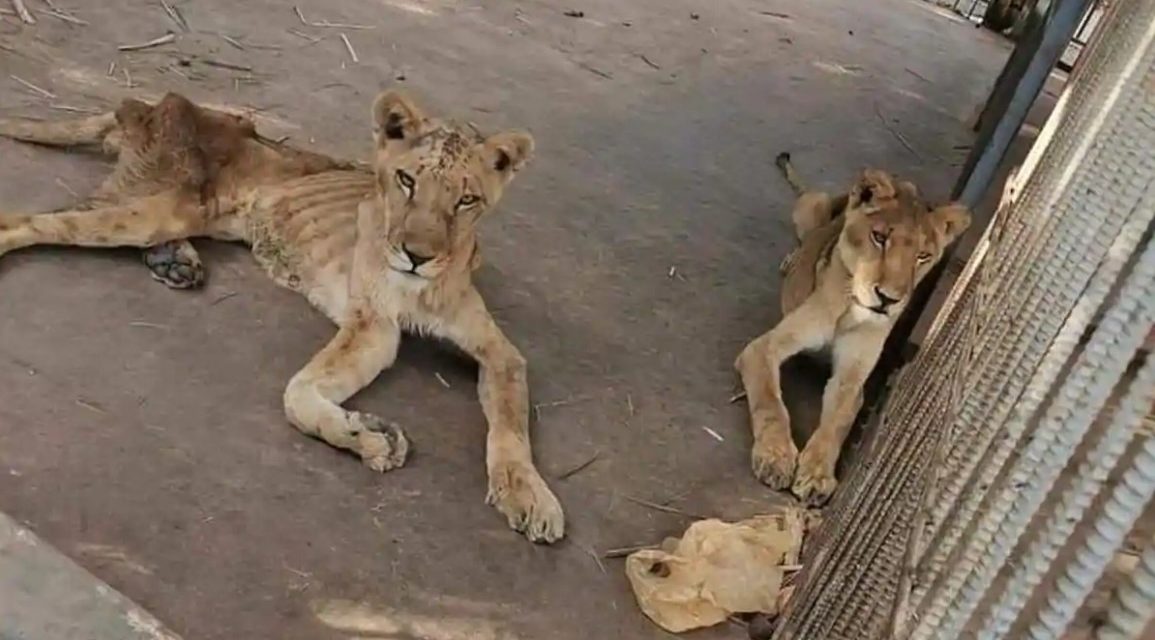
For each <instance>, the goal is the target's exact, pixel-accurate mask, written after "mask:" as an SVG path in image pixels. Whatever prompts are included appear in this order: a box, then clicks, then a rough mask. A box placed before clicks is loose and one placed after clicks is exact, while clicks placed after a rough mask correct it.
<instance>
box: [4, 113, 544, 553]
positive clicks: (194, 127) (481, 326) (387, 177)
mask: <svg viewBox="0 0 1155 640" xmlns="http://www.w3.org/2000/svg"><path fill="white" fill-rule="evenodd" d="M372 122H373V127H374V140H375V142H376V151H375V154H376V155H375V158H374V161H373V163H372V164H373V170H362V169H359V168H356V167H354V166H352V165H350V164H348V163H342V162H339V161H336V160H333V159H332V158H328V157H325V156H323V155H319V154H315V153H310V152H307V151H300V150H297V149H293V148H292V147H289V146H287V145H283V144H277V143H275V142H272V141H270V140H268V139H266V138H264V137H262V136H260V135H258V134H257V132H256V131H255V128H254V127H253V124H252V122H251V121H249V120H247V119H245V118H242V117H238V116H234V115H230V114H228V113H224V112H222V111H216V110H212V109H206V108H201V107H198V106H197V105H195V104H193V103H191V102H189V101H188V100H187V99H185V98H183V97H181V96H179V95H175V94H168V95H167V96H165V97H164V98H163V99H162V100H161V101H160V102H159V103H158V104H156V105H147V104H145V103H142V102H139V101H136V100H126V101H124V103H123V104H122V105H121V107H120V108H119V109H117V111H116V112H115V113H108V114H103V115H100V116H95V117H92V118H86V119H82V120H76V121H70V122H59V123H49V124H43V123H25V122H13V121H0V135H7V136H9V137H14V138H18V139H22V140H26V141H30V142H38V143H42V144H49V145H56V146H75V145H84V144H90V145H102V146H103V148H104V150H105V151H106V152H108V153H110V154H116V155H117V157H118V162H117V165H116V168H115V170H114V172H113V174H112V176H111V177H110V178H109V179H108V180H107V181H106V182H105V184H104V185H103V186H102V187H101V188H100V189H98V190H97V192H96V193H95V194H94V196H93V197H92V198H91V199H90V200H89V202H87V203H85V204H84V205H82V206H81V207H80V208H78V209H73V210H67V211H60V212H56V213H53V214H49V215H44V214H11V213H5V214H0V255H3V254H5V253H7V252H9V251H13V250H16V249H20V248H23V247H28V246H32V245H38V244H55V245H75V246H86V247H115V246H137V247H152V248H151V249H149V250H148V251H147V252H146V261H147V262H148V263H149V267H150V268H151V269H152V270H153V273H154V275H156V276H157V277H158V278H159V279H161V280H164V281H165V282H166V283H167V284H169V285H170V286H178V287H183V286H193V285H195V284H197V283H198V282H199V280H200V279H201V278H203V270H202V267H201V265H200V262H199V260H198V259H197V257H196V253H195V251H194V250H193V248H192V246H191V245H189V244H188V243H187V241H186V240H185V239H186V238H191V237H210V238H216V239H219V240H232V241H240V242H244V243H247V244H249V245H250V246H251V247H252V253H253V256H254V257H255V258H256V260H257V261H258V262H259V263H260V264H261V266H262V267H264V269H265V270H266V271H267V272H268V273H269V275H270V276H271V277H272V278H273V280H274V281H276V282H277V283H278V284H280V285H282V286H284V287H287V288H290V289H292V290H294V291H298V292H300V293H301V294H302V295H304V296H305V297H306V298H308V300H309V302H311V303H312V304H313V305H314V306H315V307H317V308H318V309H319V310H321V311H322V312H323V313H324V314H325V315H326V316H328V317H329V318H330V319H331V320H332V321H333V322H334V323H336V324H337V327H338V330H337V334H336V335H335V336H334V337H333V338H332V340H330V342H329V343H328V344H327V345H326V346H325V347H324V348H323V349H322V350H321V351H320V352H318V353H317V354H316V355H315V356H313V358H312V360H311V361H310V362H309V363H308V364H307V365H306V366H305V367H304V368H303V369H301V371H300V372H298V373H297V374H296V375H295V376H293V378H292V380H290V382H289V384H288V387H287V388H286V390H285V394H284V407H285V413H286V415H287V416H288V419H289V421H290V422H291V423H292V424H293V425H294V426H296V427H297V428H298V429H300V430H301V431H302V432H303V433H305V434H308V435H310V436H313V437H316V438H320V439H322V440H324V441H325V442H328V443H329V444H331V445H333V446H335V447H340V448H342V449H347V450H349V451H352V452H354V453H356V454H357V455H359V456H360V457H361V459H362V460H363V461H364V463H365V464H366V465H368V466H369V467H370V468H371V469H373V470H376V471H388V470H390V469H395V468H397V467H400V466H401V465H402V464H404V463H405V460H406V456H407V454H408V452H409V441H408V439H407V437H406V435H405V433H404V432H403V431H402V430H401V429H400V428H399V427H398V426H397V425H395V424H391V423H388V422H386V421H385V420H383V419H381V418H379V417H377V416H375V415H371V414H367V413H362V412H358V411H349V410H347V409H344V408H342V406H341V404H342V403H343V402H345V401H346V400H347V399H348V398H349V397H350V396H352V395H353V394H354V393H356V392H357V391H358V390H360V389H361V388H363V387H365V386H366V385H368V384H369V383H370V382H372V381H373V379H374V378H376V377H377V374H378V373H380V372H381V371H382V370H383V369H387V368H388V367H390V366H391V365H392V364H393V361H394V359H395V358H396V356H397V347H398V344H399V343H400V340H401V334H402V333H403V332H411V333H419V334H425V335H431V336H436V337H440V338H444V339H446V340H449V341H451V342H453V343H454V344H456V345H458V346H459V347H460V348H461V349H462V350H464V351H465V352H466V353H467V354H469V355H470V356H471V357H473V358H474V359H476V360H477V361H478V363H479V364H480V374H479V380H478V395H479V396H480V400H481V405H482V409H483V411H484V414H485V418H486V421H487V422H488V423H489V432H488V437H487V441H486V466H487V470H488V472H489V490H488V496H487V500H488V502H490V503H491V504H493V505H494V506H495V507H497V509H498V510H499V511H500V512H501V513H502V514H504V515H505V516H506V518H507V519H508V521H509V524H510V526H512V527H513V528H514V529H516V530H518V531H521V532H523V533H524V534H525V535H526V537H528V538H529V539H530V540H533V541H536V542H554V541H557V540H559V539H561V538H562V536H563V535H564V533H565V522H564V516H563V513H562V508H561V505H560V504H559V503H558V500H557V498H556V497H555V496H554V494H553V493H552V492H551V491H550V489H549V487H548V486H547V485H546V483H545V480H544V479H542V477H541V474H539V473H538V471H537V468H536V467H535V466H534V463H533V457H532V451H531V447H530V438H529V421H528V418H529V412H528V391H527V387H526V362H525V359H524V358H523V357H522V356H521V354H520V353H519V352H518V350H517V348H516V347H514V345H513V344H512V343H511V342H510V341H509V340H508V339H507V338H506V337H505V334H504V333H502V331H501V329H500V328H498V326H497V324H496V323H495V322H494V319H493V317H492V316H491V315H490V313H489V311H488V310H487V309H486V306H485V302H484V301H483V300H482V298H481V295H480V294H479V293H478V291H477V289H476V288H475V287H474V286H473V284H472V282H471V274H472V271H473V269H474V268H475V267H476V266H477V264H478V260H479V258H478V254H477V251H478V249H477V235H476V227H477V224H478V222H479V221H480V220H481V219H482V218H483V217H484V216H485V214H486V213H487V212H488V211H489V210H491V209H492V208H493V207H494V206H495V205H496V204H497V203H498V201H499V200H500V199H501V195H502V191H503V190H504V188H505V186H506V185H507V184H508V183H509V181H510V180H512V179H513V177H514V175H515V174H516V173H517V171H518V170H519V169H521V168H522V167H523V166H525V164H526V163H527V162H528V161H529V159H530V155H531V154H532V151H533V139H532V138H531V137H530V135H529V134H528V133H524V132H521V131H508V132H504V133H498V134H495V135H491V136H489V137H482V136H481V135H479V134H478V133H477V132H476V131H474V130H473V129H472V128H471V127H468V126H463V125H458V124H456V123H452V122H448V121H441V120H435V119H432V118H429V117H427V116H426V114H425V113H424V112H423V111H422V110H421V109H420V108H419V107H418V106H417V105H416V104H415V103H414V102H413V101H412V100H410V99H408V98H406V97H405V96H403V95H401V94H399V93H397V92H392V91H389V92H385V93H382V94H381V95H380V96H378V98H377V99H376V101H375V102H374V104H373V109H372Z"/></svg>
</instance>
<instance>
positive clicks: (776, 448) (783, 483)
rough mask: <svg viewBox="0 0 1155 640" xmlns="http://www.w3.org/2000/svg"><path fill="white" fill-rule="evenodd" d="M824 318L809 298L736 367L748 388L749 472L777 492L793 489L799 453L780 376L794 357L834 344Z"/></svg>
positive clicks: (754, 345) (830, 325) (756, 342)
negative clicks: (751, 431) (791, 433)
mask: <svg viewBox="0 0 1155 640" xmlns="http://www.w3.org/2000/svg"><path fill="white" fill-rule="evenodd" d="M825 315H826V314H824V313H823V311H822V308H821V307H820V305H819V304H818V303H816V302H815V299H814V298H813V297H812V298H810V299H809V300H807V301H806V302H804V303H802V305H801V306H800V307H798V308H797V309H795V310H794V311H793V312H791V313H789V314H787V316H786V317H785V318H783V319H782V321H781V322H779V323H778V325H777V326H775V327H774V328H773V329H771V330H770V331H769V332H767V333H765V334H763V335H761V336H759V337H758V338H756V339H755V340H753V341H752V342H750V344H748V345H746V348H745V349H743V350H742V353H741V355H739V356H738V360H737V361H736V362H735V363H734V367H735V368H736V369H737V370H738V372H739V373H740V374H741V376H742V384H743V386H744V387H745V388H746V403H747V405H748V407H749V409H750V427H751V429H752V430H753V432H754V447H753V449H752V450H751V454H750V456H751V457H750V462H751V467H752V468H753V470H754V475H755V476H757V477H758V479H759V480H761V481H762V482H764V483H766V484H767V485H769V486H771V487H773V488H775V489H785V488H786V487H789V486H790V483H791V482H792V481H793V479H794V467H795V462H796V460H797V458H798V448H797V447H796V446H795V445H794V440H793V438H791V436H790V415H789V413H787V411H786V405H785V404H784V403H783V402H782V384H781V378H780V373H779V370H780V368H781V366H782V363H783V362H785V361H786V359H787V358H789V357H790V356H793V355H794V354H796V353H798V352H800V351H805V350H809V349H817V348H819V347H821V346H822V345H824V344H826V343H827V342H829V341H830V338H831V336H832V335H833V334H834V324H833V321H832V320H831V319H830V318H827V317H825Z"/></svg>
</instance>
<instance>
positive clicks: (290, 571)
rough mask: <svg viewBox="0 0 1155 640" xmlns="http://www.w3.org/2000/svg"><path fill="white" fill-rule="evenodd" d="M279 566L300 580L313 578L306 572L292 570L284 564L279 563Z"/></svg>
mask: <svg viewBox="0 0 1155 640" xmlns="http://www.w3.org/2000/svg"><path fill="white" fill-rule="evenodd" d="M281 566H282V567H284V568H285V570H286V571H288V572H289V573H294V574H296V575H297V576H299V577H301V578H305V579H309V578H312V577H313V574H311V573H309V572H308V571H301V570H300V569H294V568H292V567H290V566H289V565H288V564H285V563H284V562H282V563H281Z"/></svg>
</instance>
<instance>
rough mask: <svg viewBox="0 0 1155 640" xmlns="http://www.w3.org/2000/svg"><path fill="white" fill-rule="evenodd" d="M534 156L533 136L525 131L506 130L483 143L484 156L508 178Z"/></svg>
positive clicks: (495, 168) (491, 166)
mask: <svg viewBox="0 0 1155 640" xmlns="http://www.w3.org/2000/svg"><path fill="white" fill-rule="evenodd" d="M531 156H533V136H531V135H529V133H527V132H525V131H505V132H503V133H497V134H494V135H492V136H489V137H488V138H486V139H485V142H483V143H482V157H483V158H484V159H485V164H486V165H487V166H488V167H489V168H490V169H492V170H494V171H496V172H498V173H499V174H502V175H503V176H505V179H506V180H508V179H510V178H512V177H513V174H514V173H516V172H517V171H520V170H521V168H522V167H524V166H525V165H526V163H527V162H529V159H530V157H531Z"/></svg>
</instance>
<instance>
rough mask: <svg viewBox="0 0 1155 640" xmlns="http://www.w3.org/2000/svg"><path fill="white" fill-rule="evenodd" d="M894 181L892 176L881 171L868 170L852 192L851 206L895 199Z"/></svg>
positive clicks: (863, 173)
mask: <svg viewBox="0 0 1155 640" xmlns="http://www.w3.org/2000/svg"><path fill="white" fill-rule="evenodd" d="M894 195H895V188H894V181H893V180H892V179H891V177H890V174H889V173H887V172H885V171H881V170H879V169H867V170H865V171H863V172H862V177H860V178H859V179H858V182H857V183H856V184H855V185H854V188H852V189H851V190H850V206H851V207H857V206H859V205H868V204H873V203H874V202H876V201H878V200H886V199H890V198H894Z"/></svg>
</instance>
